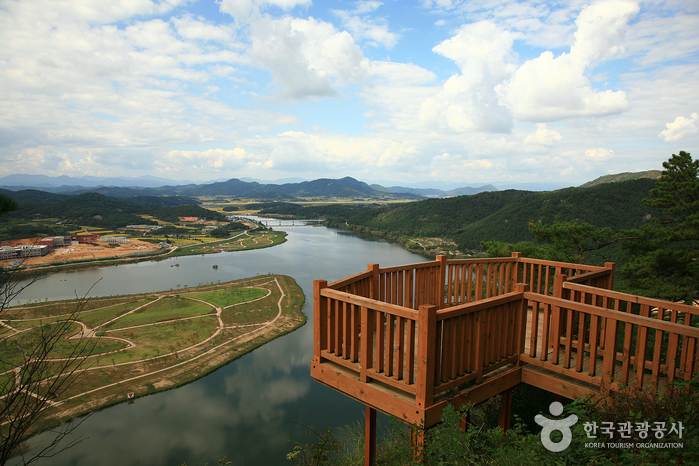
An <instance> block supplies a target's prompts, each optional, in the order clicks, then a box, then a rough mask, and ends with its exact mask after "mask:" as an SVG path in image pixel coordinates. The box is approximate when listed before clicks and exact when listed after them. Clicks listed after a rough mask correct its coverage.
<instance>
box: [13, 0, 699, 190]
mask: <svg viewBox="0 0 699 466" xmlns="http://www.w3.org/2000/svg"><path fill="white" fill-rule="evenodd" d="M697 31H699V1H697V0H667V1H662V0H651V1H640V2H636V1H631V0H608V1H598V2H590V1H578V0H570V1H560V2H559V1H536V0H529V1H516V0H502V1H496V0H422V1H419V0H418V1H404V0H400V1H398V0H384V1H354V2H352V1H317V0H314V1H312V0H109V1H104V0H0V44H1V46H0V177H1V176H6V175H11V174H43V175H48V176H59V175H68V176H72V177H79V176H85V175H90V176H100V177H113V176H125V177H138V176H144V175H150V176H157V177H163V178H168V179H171V180H187V181H193V182H207V181H213V180H225V179H230V178H254V179H258V180H278V179H287V178H303V179H307V180H312V179H317V178H342V177H345V176H351V177H354V178H356V179H359V180H362V181H366V182H380V183H382V184H384V185H393V183H395V185H403V186H406V185H416V184H418V183H422V184H423V185H424V184H431V185H432V186H433V187H439V183H440V182H444V183H458V184H461V185H470V186H477V185H482V184H485V183H493V184H495V185H496V186H499V187H500V186H503V187H508V186H516V185H518V184H520V183H553V184H557V185H560V186H578V185H580V184H582V183H585V182H587V181H589V180H592V179H595V178H597V177H599V176H602V175H606V174H611V173H621V172H635V171H643V170H651V169H655V170H662V162H663V161H666V160H667V159H668V158H670V156H671V155H672V154H676V153H678V152H679V151H680V150H684V151H687V152H690V153H692V154H693V156H694V158H695V159H696V158H697V156H699V34H697Z"/></svg>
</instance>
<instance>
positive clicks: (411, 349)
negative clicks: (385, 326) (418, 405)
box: [405, 320, 415, 384]
mask: <svg viewBox="0 0 699 466" xmlns="http://www.w3.org/2000/svg"><path fill="white" fill-rule="evenodd" d="M405 338H406V341H407V344H408V349H407V351H408V357H407V360H406V364H407V369H408V370H407V374H406V376H405V380H406V382H407V383H409V384H412V383H415V321H414V320H408V321H407V328H406V335H405Z"/></svg>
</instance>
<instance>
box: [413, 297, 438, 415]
mask: <svg viewBox="0 0 699 466" xmlns="http://www.w3.org/2000/svg"><path fill="white" fill-rule="evenodd" d="M417 332H418V338H417V351H418V360H417V374H416V392H415V406H416V407H418V408H422V409H426V408H428V407H429V406H431V405H432V403H433V399H434V368H435V356H436V353H435V345H434V344H433V343H434V342H435V340H436V335H437V306H430V305H422V306H420V309H419V311H418V324H417Z"/></svg>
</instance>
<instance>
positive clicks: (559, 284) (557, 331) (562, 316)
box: [549, 273, 570, 364]
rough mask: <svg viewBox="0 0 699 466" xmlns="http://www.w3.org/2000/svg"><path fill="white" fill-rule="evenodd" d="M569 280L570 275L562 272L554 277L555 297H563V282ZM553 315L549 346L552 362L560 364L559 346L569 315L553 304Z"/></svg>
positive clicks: (568, 336)
mask: <svg viewBox="0 0 699 466" xmlns="http://www.w3.org/2000/svg"><path fill="white" fill-rule="evenodd" d="M566 281H568V275H565V274H562V273H557V274H556V275H555V276H554V277H553V297H554V298H561V299H563V296H564V294H565V293H564V291H565V290H564V289H563V284H564V283H565V282H566ZM551 312H552V314H553V315H552V316H551V321H552V322H551V335H550V336H549V348H553V355H552V356H553V359H552V362H553V363H554V364H558V348H559V346H560V343H561V325H562V323H563V322H565V320H566V318H567V317H568V316H567V312H566V311H564V310H561V308H560V306H553V308H552V309H551ZM567 338H570V335H567Z"/></svg>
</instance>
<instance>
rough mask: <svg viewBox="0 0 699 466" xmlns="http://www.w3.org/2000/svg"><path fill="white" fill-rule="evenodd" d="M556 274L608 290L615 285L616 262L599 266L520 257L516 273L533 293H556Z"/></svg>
mask: <svg viewBox="0 0 699 466" xmlns="http://www.w3.org/2000/svg"><path fill="white" fill-rule="evenodd" d="M515 254H517V253H515ZM556 275H565V276H566V277H568V278H567V279H568V281H570V282H575V283H582V284H584V285H591V286H597V287H599V288H606V289H608V290H611V289H612V288H613V286H614V264H613V263H611V262H607V263H606V264H605V265H604V267H597V266H591V265H583V264H570V263H568V262H555V261H545V260H541V259H530V258H525V257H519V272H518V273H517V275H516V281H517V282H518V283H526V284H528V285H529V290H530V291H531V292H532V293H540V294H544V295H548V296H554V295H556V292H555V291H554V278H555V277H556ZM559 296H560V295H559Z"/></svg>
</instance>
